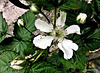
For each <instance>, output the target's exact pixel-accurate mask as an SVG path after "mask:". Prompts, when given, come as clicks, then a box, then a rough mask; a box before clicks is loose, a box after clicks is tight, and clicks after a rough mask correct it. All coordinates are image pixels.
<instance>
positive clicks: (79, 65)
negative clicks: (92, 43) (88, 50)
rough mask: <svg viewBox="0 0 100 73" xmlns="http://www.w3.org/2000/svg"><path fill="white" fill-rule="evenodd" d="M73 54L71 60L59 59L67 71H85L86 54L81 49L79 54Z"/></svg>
mask: <svg viewBox="0 0 100 73" xmlns="http://www.w3.org/2000/svg"><path fill="white" fill-rule="evenodd" d="M73 53H74V54H73V57H72V58H71V59H68V60H66V59H64V58H62V57H59V61H60V62H61V63H62V64H63V66H64V68H65V69H66V70H69V69H74V70H76V69H84V65H85V63H86V61H87V58H86V57H85V54H84V53H83V52H82V50H81V49H79V50H78V51H77V52H73Z"/></svg>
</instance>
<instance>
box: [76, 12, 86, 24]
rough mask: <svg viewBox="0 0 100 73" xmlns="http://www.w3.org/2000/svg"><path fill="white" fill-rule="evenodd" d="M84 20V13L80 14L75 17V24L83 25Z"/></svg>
mask: <svg viewBox="0 0 100 73" xmlns="http://www.w3.org/2000/svg"><path fill="white" fill-rule="evenodd" d="M86 18H87V15H86V14H85V13H80V14H79V15H78V16H77V19H76V21H77V23H79V24H84V23H85V22H86Z"/></svg>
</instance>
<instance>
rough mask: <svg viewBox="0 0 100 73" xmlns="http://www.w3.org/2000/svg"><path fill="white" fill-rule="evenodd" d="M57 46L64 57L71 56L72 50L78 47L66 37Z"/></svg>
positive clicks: (68, 57)
mask: <svg viewBox="0 0 100 73" xmlns="http://www.w3.org/2000/svg"><path fill="white" fill-rule="evenodd" d="M58 47H59V48H60V50H62V51H63V53H64V58H65V59H70V58H72V56H73V50H75V51H76V50H77V49H78V45H77V44H75V43H73V42H72V41H71V40H66V39H64V40H63V41H62V42H61V43H58ZM72 49H73V50H72Z"/></svg>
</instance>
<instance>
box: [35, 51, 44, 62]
mask: <svg viewBox="0 0 100 73" xmlns="http://www.w3.org/2000/svg"><path fill="white" fill-rule="evenodd" d="M43 52H44V50H43V51H42V52H41V53H40V54H39V55H38V56H37V57H36V59H35V60H34V61H33V63H34V62H36V61H37V60H38V58H39V57H40V56H41V55H42V53H43Z"/></svg>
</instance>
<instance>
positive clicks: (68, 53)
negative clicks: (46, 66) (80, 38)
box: [33, 12, 81, 59]
mask: <svg viewBox="0 0 100 73" xmlns="http://www.w3.org/2000/svg"><path fill="white" fill-rule="evenodd" d="M65 21H66V13H65V12H60V17H59V18H58V19H57V21H56V28H53V25H52V24H48V23H46V22H44V21H42V20H40V19H37V20H36V21H35V26H36V28H37V29H39V30H40V31H42V32H46V33H50V35H48V36H42V35H38V36H36V37H35V38H34V40H33V43H34V45H35V46H36V47H39V48H41V49H46V48H47V47H49V46H50V45H51V43H52V41H53V40H54V41H57V42H58V45H57V46H58V48H59V49H60V50H62V52H63V53H64V58H65V59H70V58H72V56H73V50H75V51H77V50H78V45H77V44H75V43H73V42H72V41H71V40H68V39H65V38H64V37H65V36H67V35H69V34H72V33H76V34H81V33H80V27H79V26H78V25H71V26H69V27H68V28H66V29H65V30H64V29H63V27H64V25H65Z"/></svg>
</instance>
